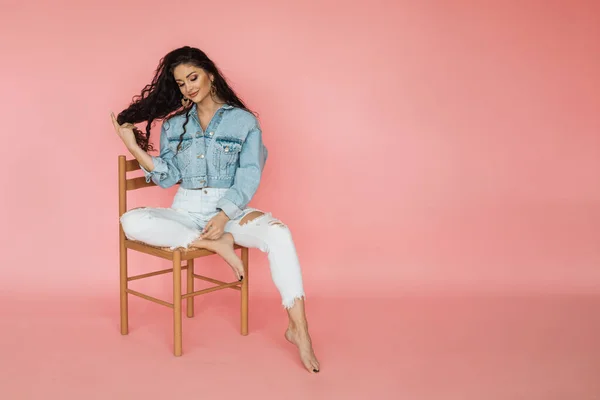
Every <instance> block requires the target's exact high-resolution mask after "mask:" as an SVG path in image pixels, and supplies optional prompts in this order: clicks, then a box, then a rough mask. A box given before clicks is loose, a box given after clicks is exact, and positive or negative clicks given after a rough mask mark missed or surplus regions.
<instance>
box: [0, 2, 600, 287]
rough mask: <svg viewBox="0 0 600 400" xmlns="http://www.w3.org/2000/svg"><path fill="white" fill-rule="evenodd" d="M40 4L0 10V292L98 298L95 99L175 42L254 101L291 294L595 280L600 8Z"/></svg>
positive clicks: (134, 87)
mask: <svg viewBox="0 0 600 400" xmlns="http://www.w3.org/2000/svg"><path fill="white" fill-rule="evenodd" d="M37 3H38V4H32V2H30V3H27V4H26V3H24V2H16V1H10V0H9V1H6V0H4V1H3V2H2V12H1V16H0V38H1V39H0V54H2V62H1V63H0V87H1V88H2V91H1V93H2V94H1V100H0V104H1V107H2V111H3V118H2V139H3V140H2V143H3V151H2V155H1V158H0V163H1V165H0V170H1V171H2V178H3V190H2V195H1V197H0V199H1V203H0V217H1V221H2V228H1V235H2V236H1V237H0V239H1V240H2V247H3V250H4V251H3V252H2V256H1V257H2V259H1V260H0V261H1V264H0V265H1V268H2V270H3V271H2V276H3V277H2V279H1V280H0V287H1V288H2V290H6V289H8V290H13V291H29V290H33V289H40V290H47V291H55V290H58V289H64V288H70V289H69V290H71V291H75V292H77V291H81V290H86V291H91V292H101V291H105V290H112V291H114V292H115V293H116V291H117V280H116V279H117V273H118V266H117V263H118V255H117V254H118V253H117V236H116V235H117V225H116V216H117V203H116V200H117V197H116V195H117V192H116V188H117V185H116V183H117V182H116V158H117V155H118V154H122V153H123V152H124V151H125V150H124V147H123V146H122V144H121V143H120V142H119V141H118V140H117V138H116V137H115V136H114V133H113V131H112V127H111V124H110V119H109V112H110V111H111V110H114V111H115V112H118V111H120V110H121V109H122V108H123V107H124V106H126V104H127V103H128V100H129V99H130V98H131V96H133V95H134V94H136V93H138V92H139V90H140V89H141V88H142V87H143V86H144V85H145V84H146V83H147V82H148V81H149V80H150V78H151V77H152V74H153V71H154V68H155V67H156V65H157V63H158V60H159V58H160V57H162V56H163V55H164V54H165V53H166V52H168V51H169V50H171V49H173V48H175V47H178V46H181V45H184V44H189V45H193V46H197V47H200V48H202V49H204V50H205V51H206V52H207V53H208V54H209V55H210V56H211V57H212V58H213V59H214V60H215V61H216V62H217V64H218V65H219V66H220V67H221V69H222V70H223V71H224V73H225V74H226V75H227V76H228V77H229V79H230V81H231V82H232V83H233V85H234V87H235V89H236V90H237V91H238V92H239V94H240V95H241V96H242V97H243V98H244V99H246V100H247V102H248V103H249V105H250V106H251V107H252V108H253V109H255V110H257V111H258V112H259V113H260V115H261V121H262V125H263V128H264V132H265V133H264V138H265V141H266V144H267V146H268V147H269V149H270V154H271V156H270V159H269V161H268V163H267V170H266V173H265V179H264V182H263V184H262V186H261V188H260V191H259V194H258V195H257V197H256V199H255V202H254V204H253V205H254V206H257V207H260V208H263V209H266V210H270V211H273V212H274V214H275V215H276V216H278V217H279V218H281V219H283V220H284V221H285V222H287V223H288V225H289V226H290V227H291V228H292V230H293V232H294V234H295V238H296V241H297V246H298V249H299V252H300V256H301V261H302V262H303V265H304V273H305V279H306V286H307V289H308V290H309V292H311V293H316V294H325V293H334V294H335V293H348V289H351V290H354V291H357V292H361V293H365V294H372V295H384V294H390V293H396V291H397V290H405V289H407V288H421V289H443V288H446V289H452V288H470V289H476V290H496V289H503V288H508V289H520V288H526V289H541V290H545V289H556V290H570V289H598V288H599V287H600V267H599V266H600V244H599V243H600V241H599V239H600V118H599V116H598V114H599V113H598V111H599V110H600V94H599V93H600V76H599V75H598V71H600V28H599V26H600V21H599V19H600V18H599V15H600V6H599V4H600V3H598V2H595V1H592V0H590V1H583V0H581V1H569V2H568V1H554V2H542V1H496V2H491V1H490V2H479V1H466V0H465V1H454V2H446V1H425V2H417V1H402V0H397V1H391V0H390V1H384V0H371V1H359V0H357V1H353V2H341V1H340V2H335V1H333V0H320V1H296V2H279V1H266V0H262V1H253V2H247V1H238V0H230V1H228V2H226V3H222V2H211V3H208V2H198V1H175V2H168V4H169V7H168V8H167V7H165V4H166V3H164V2H157V1H154V2H152V1H107V0H104V1H101V2H100V1H85V2H76V1H54V2H42V1H38V2H37ZM450 3H452V4H451V5H450ZM150 4H154V6H153V7H150V6H149V5H150ZM155 138H156V137H155ZM83 179H87V180H86V181H82V180H83ZM172 194H173V191H172V190H171V191H162V190H160V189H150V190H149V191H148V192H147V195H148V196H149V197H148V198H146V199H144V198H143V197H141V196H138V195H137V194H136V195H135V196H134V197H133V198H134V201H133V202H132V206H139V205H142V204H162V205H167V204H168V203H169V200H170V196H172ZM87 250H93V251H94V253H93V256H87V257H86V256H85V254H86V251H87ZM252 256H253V260H254V261H255V264H254V265H255V268H254V270H253V276H254V278H253V283H252V285H253V287H254V288H257V289H259V290H263V291H267V292H274V289H273V288H272V285H271V283H270V281H269V277H268V270H267V269H266V268H265V265H266V259H265V258H264V257H263V256H262V255H260V254H258V253H253V254H252ZM147 260H150V259H147V258H139V257H138V258H135V259H134V261H135V262H134V264H133V267H132V268H133V269H134V270H136V269H137V268H139V269H141V268H142V265H141V263H142V262H145V263H146V264H145V265H144V266H143V267H144V268H154V267H157V266H159V263H158V262H156V261H147ZM162 265H163V264H160V266H162ZM228 272H229V271H228V270H227V269H226V268H225V267H223V266H219V268H218V270H217V271H216V273H223V274H224V276H229V275H227V274H228ZM155 284H156V283H154V285H155ZM163 284H164V285H165V287H168V285H167V284H166V283H165V282H164V281H163ZM329 284H333V285H332V286H329ZM149 285H150V283H149Z"/></svg>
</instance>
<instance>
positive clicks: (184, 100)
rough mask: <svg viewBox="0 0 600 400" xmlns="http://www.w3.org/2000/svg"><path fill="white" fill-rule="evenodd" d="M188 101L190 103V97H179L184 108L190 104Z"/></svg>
mask: <svg viewBox="0 0 600 400" xmlns="http://www.w3.org/2000/svg"><path fill="white" fill-rule="evenodd" d="M190 103H191V101H190V99H186V98H185V97H183V98H182V99H181V105H182V106H183V107H184V108H187V107H188V106H189V105H190Z"/></svg>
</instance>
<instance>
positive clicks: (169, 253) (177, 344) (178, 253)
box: [119, 155, 248, 356]
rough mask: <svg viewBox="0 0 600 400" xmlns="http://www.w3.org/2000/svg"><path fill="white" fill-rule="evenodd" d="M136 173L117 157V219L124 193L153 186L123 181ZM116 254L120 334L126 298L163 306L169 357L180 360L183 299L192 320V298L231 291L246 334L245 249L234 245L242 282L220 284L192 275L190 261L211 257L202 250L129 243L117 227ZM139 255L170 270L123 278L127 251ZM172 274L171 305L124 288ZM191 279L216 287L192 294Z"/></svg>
mask: <svg viewBox="0 0 600 400" xmlns="http://www.w3.org/2000/svg"><path fill="white" fill-rule="evenodd" d="M139 169H140V165H139V163H138V162H137V160H135V159H133V160H127V159H126V158H125V156H123V155H120V156H119V218H120V217H121V216H122V215H123V214H124V213H125V212H126V211H127V192H128V191H130V190H136V189H141V188H145V187H149V186H155V184H154V183H153V182H150V183H147V182H146V179H145V178H144V177H137V178H130V179H127V172H131V171H136V170H139ZM119 244H120V246H119V253H120V264H121V268H120V286H121V290H120V292H121V334H122V335H127V334H128V333H129V319H128V313H129V311H128V295H130V294H132V295H134V296H138V297H141V298H142V299H146V300H150V301H153V302H155V303H158V304H162V305H163V306H167V307H170V308H172V309H173V335H174V338H173V353H174V354H175V355H176V356H181V353H182V333H181V303H182V301H183V300H184V299H185V300H186V302H187V316H188V317H189V318H191V317H193V316H194V297H195V296H198V295H201V294H206V293H210V292H214V291H216V290H221V289H235V290H239V291H241V333H242V335H244V336H245V335H247V334H248V248H246V247H242V246H238V245H235V248H236V249H241V258H242V261H243V263H244V280H243V281H242V282H239V281H235V282H229V283H227V282H222V281H219V280H216V279H212V278H209V277H206V276H202V275H197V274H195V273H194V259H196V258H200V257H206V256H210V255H213V254H215V253H213V252H211V251H208V250H204V249H195V250H185V249H175V250H170V249H165V248H158V247H154V246H150V245H147V244H144V243H141V242H137V241H133V240H129V239H127V238H126V237H125V233H124V232H123V228H122V227H121V224H119ZM128 249H129V250H134V251H139V252H142V253H146V254H149V255H153V256H156V257H160V258H164V259H166V260H170V261H171V262H172V263H173V267H172V268H169V269H165V270H160V271H154V272H149V273H146V274H142V275H135V276H128V274H127V250H128ZM184 260H186V261H187V263H186V265H183V266H182V265H181V262H182V261H184ZM182 270H186V271H187V290H186V293H185V294H182V293H181V271H182ZM170 272H172V273H173V302H172V303H169V302H166V301H163V300H160V299H157V298H155V297H152V296H148V295H146V294H143V293H140V292H136V291H135V290H131V289H129V287H128V282H129V281H134V280H137V279H143V278H149V277H152V276H156V275H161V274H166V273H170ZM194 279H201V280H203V281H207V282H211V283H214V284H215V285H216V286H213V287H210V288H208V289H204V290H198V291H194Z"/></svg>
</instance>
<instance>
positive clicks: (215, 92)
mask: <svg viewBox="0 0 600 400" xmlns="http://www.w3.org/2000/svg"><path fill="white" fill-rule="evenodd" d="M210 94H211V95H213V96H215V95H216V94H217V88H216V87H215V83H214V82H211V83H210Z"/></svg>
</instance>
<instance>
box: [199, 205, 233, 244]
mask: <svg viewBox="0 0 600 400" xmlns="http://www.w3.org/2000/svg"><path fill="white" fill-rule="evenodd" d="M227 221H229V217H228V216H227V214H225V213H224V212H223V211H221V212H219V213H218V214H217V215H215V216H214V217H212V218H211V219H210V221H208V224H206V226H205V227H204V230H202V235H201V236H200V239H208V240H217V239H219V238H221V236H223V233H224V232H225V224H227Z"/></svg>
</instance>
